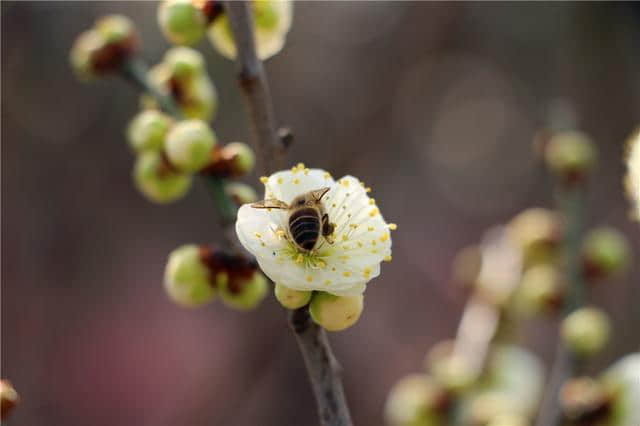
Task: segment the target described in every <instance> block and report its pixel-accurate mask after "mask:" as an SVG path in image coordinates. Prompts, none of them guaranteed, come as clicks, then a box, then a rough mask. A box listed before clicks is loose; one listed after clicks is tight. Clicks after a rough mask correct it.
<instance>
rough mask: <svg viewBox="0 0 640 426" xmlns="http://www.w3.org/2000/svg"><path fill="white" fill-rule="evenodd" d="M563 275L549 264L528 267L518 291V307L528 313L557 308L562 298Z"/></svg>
mask: <svg viewBox="0 0 640 426" xmlns="http://www.w3.org/2000/svg"><path fill="white" fill-rule="evenodd" d="M563 287H564V284H563V280H562V275H561V274H560V273H559V272H558V270H557V269H556V268H555V267H553V266H551V265H548V264H540V265H536V266H533V267H531V268H530V269H528V270H527V271H526V272H525V273H524V275H523V276H522V280H521V282H520V286H519V287H518V289H517V292H516V306H517V309H518V310H519V311H520V312H522V313H524V314H527V315H532V314H538V313H542V312H545V311H549V310H552V309H554V308H557V307H558V305H559V304H560V302H561V300H562V292H563Z"/></svg>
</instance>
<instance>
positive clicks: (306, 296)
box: [274, 284, 311, 309]
mask: <svg viewBox="0 0 640 426" xmlns="http://www.w3.org/2000/svg"><path fill="white" fill-rule="evenodd" d="M274 292H275V294H276V299H278V302H280V304H281V305H282V306H284V307H285V308H287V309H298V308H302V307H303V306H306V305H307V303H309V301H310V300H311V292H310V291H300V290H294V289H291V288H289V287H285V286H283V285H282V284H276V285H275V289H274Z"/></svg>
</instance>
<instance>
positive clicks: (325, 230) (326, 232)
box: [322, 213, 336, 244]
mask: <svg viewBox="0 0 640 426" xmlns="http://www.w3.org/2000/svg"><path fill="white" fill-rule="evenodd" d="M335 229H336V225H335V224H333V223H331V222H329V215H328V214H326V213H325V214H324V215H323V216H322V236H323V237H324V239H325V240H327V242H328V243H329V244H333V242H334V241H333V236H332V234H333V231H335Z"/></svg>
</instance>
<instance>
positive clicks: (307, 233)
mask: <svg viewBox="0 0 640 426" xmlns="http://www.w3.org/2000/svg"><path fill="white" fill-rule="evenodd" d="M329 189H330V188H329V187H324V188H320V189H317V190H315V191H309V192H307V193H305V194H302V195H298V196H297V197H296V198H294V199H293V201H292V202H291V204H287V203H285V202H284V201H280V200H277V199H275V198H268V199H266V200H262V201H258V202H256V203H253V204H251V207H253V208H254V209H282V210H287V211H288V218H287V233H288V235H289V236H290V237H291V241H293V243H294V244H295V245H296V247H297V248H298V249H299V250H300V251H302V252H304V253H310V252H312V251H313V250H315V249H317V248H319V247H318V246H319V242H320V241H321V238H320V236H322V237H324V239H325V240H326V241H327V242H328V243H329V244H333V238H332V237H331V235H332V234H333V231H334V230H335V227H336V226H335V224H333V223H331V222H330V221H329V215H328V214H327V213H326V212H325V210H324V207H323V205H322V203H321V202H320V201H321V200H322V197H324V196H325V195H326V193H327V192H329Z"/></svg>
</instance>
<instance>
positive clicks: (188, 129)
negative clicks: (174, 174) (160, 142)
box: [165, 120, 216, 172]
mask: <svg viewBox="0 0 640 426" xmlns="http://www.w3.org/2000/svg"><path fill="white" fill-rule="evenodd" d="M215 144H216V135H215V134H214V133H213V130H211V129H210V128H209V126H208V125H207V123H205V122H204V121H201V120H184V121H181V122H179V123H177V124H176V125H175V126H173V127H172V128H171V130H170V131H169V134H168V135H167V138H166V140H165V150H166V153H167V157H168V158H169V161H170V162H171V164H173V165H174V166H176V167H178V168H179V169H180V170H182V171H185V172H196V171H198V170H199V169H201V168H202V167H204V166H205V165H206V164H207V163H209V162H210V161H211V150H212V149H213V147H214V146H215Z"/></svg>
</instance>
